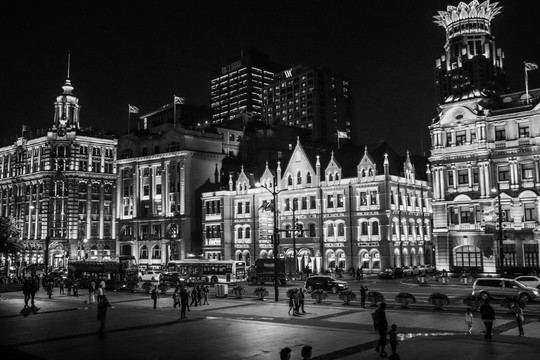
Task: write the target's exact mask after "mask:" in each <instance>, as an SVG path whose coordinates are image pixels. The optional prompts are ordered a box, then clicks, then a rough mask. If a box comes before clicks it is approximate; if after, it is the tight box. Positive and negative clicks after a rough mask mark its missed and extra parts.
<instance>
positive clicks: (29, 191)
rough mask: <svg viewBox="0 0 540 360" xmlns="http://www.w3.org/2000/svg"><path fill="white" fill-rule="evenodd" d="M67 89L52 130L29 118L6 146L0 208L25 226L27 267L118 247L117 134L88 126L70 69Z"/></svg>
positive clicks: (0, 154)
mask: <svg viewBox="0 0 540 360" xmlns="http://www.w3.org/2000/svg"><path fill="white" fill-rule="evenodd" d="M62 89H63V93H62V94H61V95H59V96H58V97H57V98H56V102H55V103H54V121H53V124H52V126H51V127H50V128H49V129H48V131H47V133H46V135H43V136H37V137H33V136H31V133H30V131H29V130H28V129H27V128H26V126H24V125H23V134H22V136H21V137H19V138H18V139H17V140H16V142H15V143H13V144H12V145H10V146H6V147H3V148H0V216H13V217H14V219H15V222H16V225H17V227H18V229H19V232H20V237H21V246H22V248H21V251H20V254H19V255H17V259H16V263H17V264H18V265H19V266H20V268H21V269H22V268H24V267H25V266H29V265H32V264H41V265H43V264H49V265H50V266H52V267H67V262H68V260H69V259H81V258H82V259H84V258H87V259H94V260H107V259H112V258H114V257H115V256H116V255H117V252H116V241H115V233H116V229H115V219H114V215H113V209H114V208H115V205H116V204H115V198H114V195H113V194H114V188H115V186H116V169H115V164H114V162H115V161H116V145H117V140H116V138H115V137H114V136H108V135H105V134H103V133H99V132H96V131H94V130H91V129H81V127H80V122H79V111H80V105H79V99H78V98H77V97H76V96H75V95H73V86H72V85H71V81H70V79H69V74H68V79H67V80H66V83H65V84H64V86H63V87H62Z"/></svg>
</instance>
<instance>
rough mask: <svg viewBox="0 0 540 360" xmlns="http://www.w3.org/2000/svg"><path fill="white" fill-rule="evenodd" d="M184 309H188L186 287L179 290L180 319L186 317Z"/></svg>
mask: <svg viewBox="0 0 540 360" xmlns="http://www.w3.org/2000/svg"><path fill="white" fill-rule="evenodd" d="M186 309H187V310H188V311H189V293H188V292H187V290H186V288H182V289H181V290H180V319H185V318H186Z"/></svg>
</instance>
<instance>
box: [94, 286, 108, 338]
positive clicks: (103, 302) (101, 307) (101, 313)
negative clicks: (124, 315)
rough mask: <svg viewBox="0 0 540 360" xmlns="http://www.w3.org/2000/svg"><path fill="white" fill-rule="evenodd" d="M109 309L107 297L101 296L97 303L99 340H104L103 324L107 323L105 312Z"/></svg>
mask: <svg viewBox="0 0 540 360" xmlns="http://www.w3.org/2000/svg"><path fill="white" fill-rule="evenodd" d="M110 307H111V304H110V303H109V301H108V300H107V297H106V296H105V295H103V296H102V297H101V298H100V300H99V301H98V308H97V319H98V321H99V323H100V325H99V330H98V335H99V337H100V338H102V339H104V338H105V322H106V321H107V310H108V309H109V308H110Z"/></svg>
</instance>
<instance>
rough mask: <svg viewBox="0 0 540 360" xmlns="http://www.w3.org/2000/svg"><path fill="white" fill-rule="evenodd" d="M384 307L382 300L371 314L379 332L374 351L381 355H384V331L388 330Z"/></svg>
mask: <svg viewBox="0 0 540 360" xmlns="http://www.w3.org/2000/svg"><path fill="white" fill-rule="evenodd" d="M385 309H386V303H384V302H382V303H381V305H379V309H377V310H376V311H375V313H374V315H373V322H374V326H375V329H376V330H377V332H378V333H379V342H377V347H376V348H375V351H376V352H378V353H380V354H381V356H384V355H386V351H384V347H385V346H386V333H387V332H388V321H387V320H386V313H385V312H384V310H385Z"/></svg>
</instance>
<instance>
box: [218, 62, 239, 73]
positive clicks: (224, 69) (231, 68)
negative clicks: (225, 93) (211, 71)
mask: <svg viewBox="0 0 540 360" xmlns="http://www.w3.org/2000/svg"><path fill="white" fill-rule="evenodd" d="M241 67H242V62H241V61H240V60H238V61H235V62H233V63H232V64H229V65H227V66H224V67H222V68H221V73H222V74H226V73H228V72H231V71H234V70H237V69H239V68H241Z"/></svg>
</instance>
